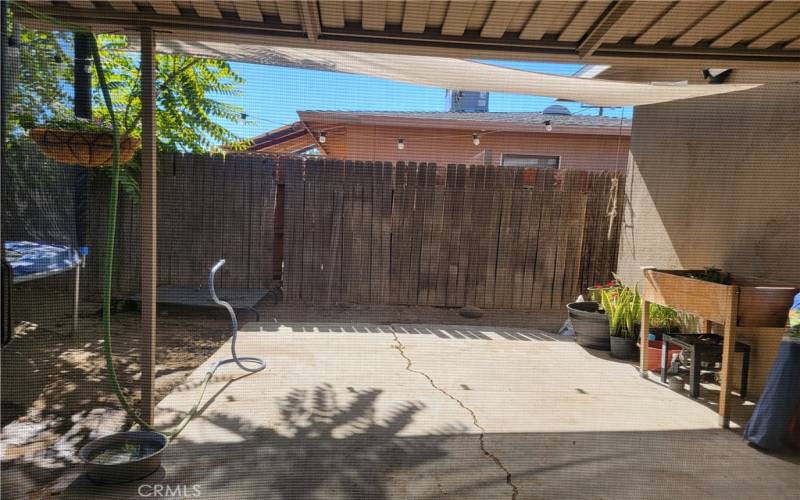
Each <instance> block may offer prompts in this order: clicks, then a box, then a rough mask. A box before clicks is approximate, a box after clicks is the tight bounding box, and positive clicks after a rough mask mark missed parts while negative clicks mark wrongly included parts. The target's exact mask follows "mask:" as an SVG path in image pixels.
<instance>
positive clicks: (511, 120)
mask: <svg viewBox="0 0 800 500" xmlns="http://www.w3.org/2000/svg"><path fill="white" fill-rule="evenodd" d="M302 113H315V114H316V113H318V114H330V115H332V117H333V116H336V117H345V116H349V117H353V118H356V117H375V118H378V117H380V118H388V119H391V118H402V119H412V120H414V119H419V120H443V121H456V120H461V121H468V122H485V123H487V124H492V123H494V124H498V125H499V124H503V125H512V124H518V125H519V124H523V125H541V124H543V123H544V122H545V121H550V122H551V123H552V124H553V125H568V126H575V127H581V126H584V127H615V128H616V127H619V126H620V119H619V118H618V117H611V116H596V115H557V114H545V113H541V112H507V113H505V112H485V113H476V112H472V113H468V112H460V113H456V112H447V111H333V110H327V111H325V110H308V111H298V114H302ZM622 126H623V128H630V126H631V121H630V120H629V119H623V120H622Z"/></svg>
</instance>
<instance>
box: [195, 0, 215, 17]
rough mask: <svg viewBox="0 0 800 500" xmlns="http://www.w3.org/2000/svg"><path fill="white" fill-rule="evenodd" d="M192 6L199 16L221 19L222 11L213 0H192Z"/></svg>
mask: <svg viewBox="0 0 800 500" xmlns="http://www.w3.org/2000/svg"><path fill="white" fill-rule="evenodd" d="M192 8H193V9H194V11H195V12H197V15H199V16H200V17H213V18H215V19H222V12H220V10H219V7H217V4H216V3H215V2H214V1H213V0H211V1H209V0H192Z"/></svg>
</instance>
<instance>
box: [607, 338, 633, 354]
mask: <svg viewBox="0 0 800 500" xmlns="http://www.w3.org/2000/svg"><path fill="white" fill-rule="evenodd" d="M610 339H611V356H612V357H614V358H617V359H637V358H638V357H639V349H638V348H637V347H636V340H635V339H626V338H624V337H610Z"/></svg>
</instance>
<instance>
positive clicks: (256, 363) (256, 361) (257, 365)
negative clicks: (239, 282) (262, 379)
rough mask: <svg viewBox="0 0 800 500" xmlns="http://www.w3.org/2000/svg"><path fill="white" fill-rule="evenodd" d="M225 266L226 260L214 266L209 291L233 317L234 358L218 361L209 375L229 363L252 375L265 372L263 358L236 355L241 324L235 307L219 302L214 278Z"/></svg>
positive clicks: (232, 340) (218, 302) (209, 281)
mask: <svg viewBox="0 0 800 500" xmlns="http://www.w3.org/2000/svg"><path fill="white" fill-rule="evenodd" d="M224 265H225V259H222V260H221V261H219V262H217V263H216V264H215V265H214V267H212V268H211V272H210V273H209V274H208V289H209V291H210V292H211V298H212V299H213V300H214V302H216V303H217V304H219V305H221V306H222V307H224V308H225V309H227V310H228V314H230V315H231V334H232V338H231V356H232V357H230V358H228V359H222V360H220V361H217V362H216V363H214V364H213V365H211V368H209V370H208V373H209V374H212V373H214V372H215V371H216V370H217V368H219V367H220V366H222V365H224V364H228V363H236V364H237V365H238V366H239V368H241V369H242V370H244V371H246V372H250V373H255V372H260V371H261V370H263V369H264V368H266V367H267V362H266V361H264V360H263V359H261V358H256V357H252V356H242V357H239V356H237V355H236V333H237V332H238V330H239V322H238V321H237V320H236V313H235V312H234V311H233V307H232V306H231V305H230V304H228V303H227V302H225V301H224V300H219V297H217V292H216V290H214V277H215V276H216V274H217V271H219V270H220V268H221V267H222V266H224ZM245 363H251V366H249V367H248V366H245Z"/></svg>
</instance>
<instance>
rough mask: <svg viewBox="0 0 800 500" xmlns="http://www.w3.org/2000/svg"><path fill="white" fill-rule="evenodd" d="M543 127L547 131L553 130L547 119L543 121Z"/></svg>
mask: <svg viewBox="0 0 800 500" xmlns="http://www.w3.org/2000/svg"><path fill="white" fill-rule="evenodd" d="M544 129H545V130H547V131H548V132H552V131H553V124H552V123H550V120H547V121H546V122H544Z"/></svg>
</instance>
